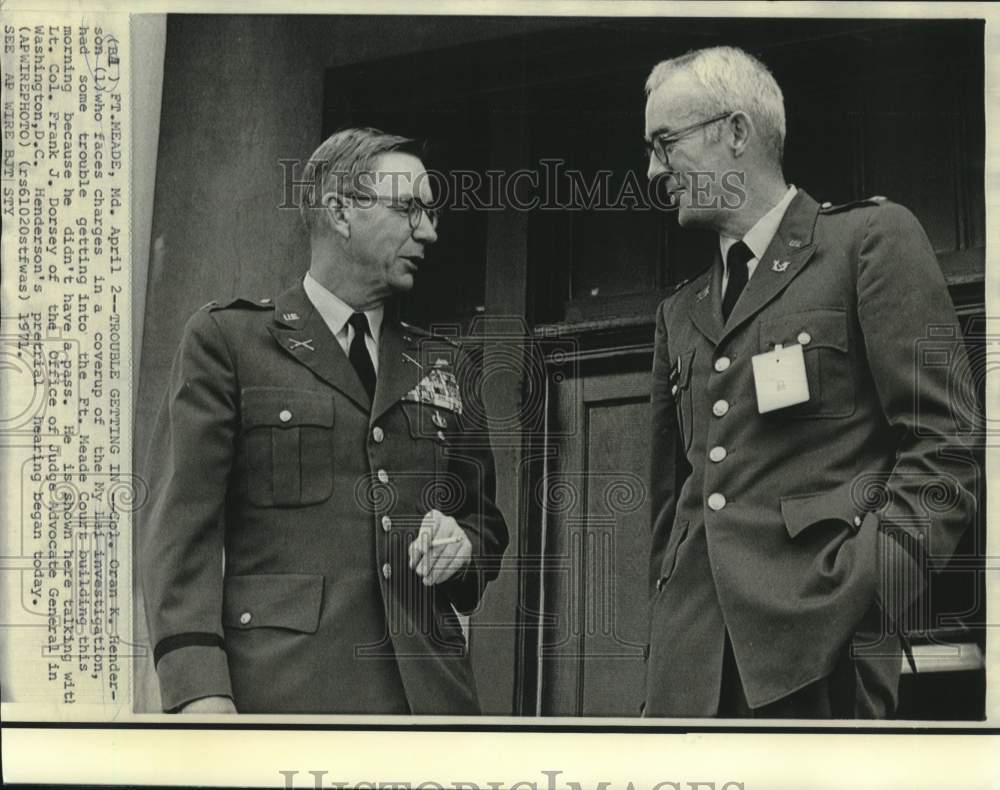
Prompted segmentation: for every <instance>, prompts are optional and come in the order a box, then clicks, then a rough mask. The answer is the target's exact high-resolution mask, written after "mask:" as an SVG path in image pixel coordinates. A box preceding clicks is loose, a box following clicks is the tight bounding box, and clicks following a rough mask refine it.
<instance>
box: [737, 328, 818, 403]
mask: <svg viewBox="0 0 1000 790" xmlns="http://www.w3.org/2000/svg"><path fill="white" fill-rule="evenodd" d="M750 361H751V363H752V364H753V383H754V387H755V388H756V389H757V411H758V412H760V413H761V414H767V412H770V411H777V410H778V409H785V408H787V407H789V406H795V405H796V404H798V403H805V402H806V401H808V400H809V382H808V381H807V380H806V362H805V358H804V357H803V356H802V345H801V344H799V343H796V344H794V345H791V346H780V345H777V346H775V347H774V351H769V352H767V353H766V354H757V355H756V356H754V357H751V358H750Z"/></svg>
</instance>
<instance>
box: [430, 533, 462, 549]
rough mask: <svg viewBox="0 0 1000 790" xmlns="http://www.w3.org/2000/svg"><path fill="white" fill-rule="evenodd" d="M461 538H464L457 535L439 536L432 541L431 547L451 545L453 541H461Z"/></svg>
mask: <svg viewBox="0 0 1000 790" xmlns="http://www.w3.org/2000/svg"><path fill="white" fill-rule="evenodd" d="M461 540H462V539H461V538H460V537H457V536H456V537H454V538H438V539H437V540H432V541H431V547H432V548H433V547H434V546H450V545H451V544H452V543H459V542H461Z"/></svg>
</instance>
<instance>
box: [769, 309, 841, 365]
mask: <svg viewBox="0 0 1000 790" xmlns="http://www.w3.org/2000/svg"><path fill="white" fill-rule="evenodd" d="M803 341H805V342H803ZM779 343H780V344H781V345H783V346H790V345H792V344H793V343H801V344H802V348H803V350H807V349H810V348H835V349H837V350H838V351H842V352H844V353H845V354H846V353H847V313H846V311H844V310H840V309H835V308H829V309H824V310H806V311H803V312H801V313H791V314H790V315H783V316H778V317H776V318H769V319H767V320H766V321H761V325H760V350H761V351H771V350H772V349H774V347H775V346H776V345H778V344H779Z"/></svg>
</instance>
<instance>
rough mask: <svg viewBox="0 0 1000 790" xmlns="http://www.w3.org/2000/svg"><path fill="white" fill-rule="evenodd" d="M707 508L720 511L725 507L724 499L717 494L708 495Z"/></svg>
mask: <svg viewBox="0 0 1000 790" xmlns="http://www.w3.org/2000/svg"><path fill="white" fill-rule="evenodd" d="M708 506H709V507H710V508H712V510H722V508H724V507H725V506H726V498H725V497H724V496H723V495H722V494H720V493H718V492H716V493H714V494H709V496H708Z"/></svg>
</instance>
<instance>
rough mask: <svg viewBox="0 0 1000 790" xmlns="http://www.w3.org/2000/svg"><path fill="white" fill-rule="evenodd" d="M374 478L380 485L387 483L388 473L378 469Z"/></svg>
mask: <svg viewBox="0 0 1000 790" xmlns="http://www.w3.org/2000/svg"><path fill="white" fill-rule="evenodd" d="M376 476H377V477H378V481H379V482H380V483H388V482H389V473H388V472H387V471H385V469H379V470H378V472H376Z"/></svg>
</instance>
